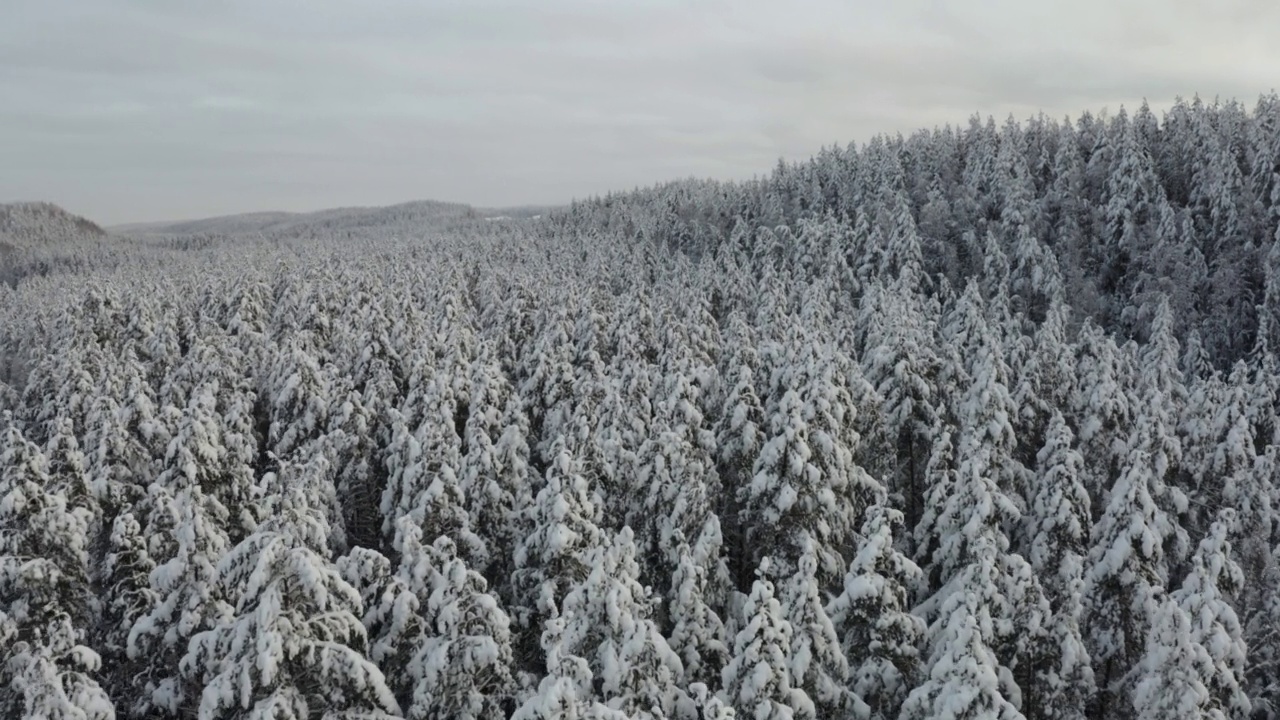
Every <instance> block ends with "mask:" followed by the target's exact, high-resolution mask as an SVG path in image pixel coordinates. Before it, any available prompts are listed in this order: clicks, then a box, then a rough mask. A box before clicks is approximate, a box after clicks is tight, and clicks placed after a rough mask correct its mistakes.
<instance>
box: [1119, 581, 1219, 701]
mask: <svg viewBox="0 0 1280 720" xmlns="http://www.w3.org/2000/svg"><path fill="white" fill-rule="evenodd" d="M1156 604H1157V609H1156V611H1155V613H1154V615H1153V618H1152V621H1151V629H1150V630H1149V631H1148V633H1147V642H1146V652H1145V654H1144V655H1143V656H1142V660H1141V663H1140V664H1139V665H1138V666H1137V667H1136V668H1135V669H1136V670H1137V682H1136V684H1135V686H1134V689H1133V709H1132V710H1127V709H1120V708H1109V710H1108V711H1109V713H1110V716H1112V717H1135V718H1138V719H1139V720H1157V718H1159V720H1183V719H1184V718H1185V719H1187V720H1190V719H1191V718H1211V719H1221V718H1226V717H1227V715H1226V714H1224V713H1223V711H1222V709H1221V708H1217V707H1214V706H1213V705H1212V704H1211V703H1212V698H1211V697H1210V695H1209V688H1208V685H1207V683H1206V680H1207V678H1206V673H1208V672H1209V670H1210V667H1211V665H1212V661H1211V660H1210V658H1209V654H1208V653H1207V652H1206V651H1205V649H1204V647H1203V646H1201V645H1200V644H1199V643H1197V642H1195V641H1194V640H1192V638H1191V622H1190V619H1189V618H1188V617H1187V613H1186V611H1185V610H1183V609H1182V608H1181V607H1179V605H1178V602H1177V601H1176V600H1174V599H1172V598H1168V597H1161V598H1158V599H1157V600H1156Z"/></svg>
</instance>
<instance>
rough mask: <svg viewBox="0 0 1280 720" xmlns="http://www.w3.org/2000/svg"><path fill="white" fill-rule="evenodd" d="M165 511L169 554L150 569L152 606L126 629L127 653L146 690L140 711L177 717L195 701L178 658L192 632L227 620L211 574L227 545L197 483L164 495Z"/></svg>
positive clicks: (226, 612)
mask: <svg viewBox="0 0 1280 720" xmlns="http://www.w3.org/2000/svg"><path fill="white" fill-rule="evenodd" d="M164 499H165V500H166V502H167V504H168V506H169V507H168V509H167V513H168V514H169V515H171V516H172V517H173V518H174V519H175V526H174V528H173V531H172V532H173V542H174V546H175V547H174V552H173V555H172V557H170V558H168V559H167V560H166V561H165V562H164V563H162V564H160V565H158V566H157V567H156V569H155V570H152V571H151V589H152V591H154V592H155V594H156V596H157V601H156V603H155V605H154V606H153V607H151V609H150V610H149V611H148V612H147V613H146V614H145V615H143V616H141V617H139V618H138V619H137V620H136V621H135V622H134V624H133V627H132V628H131V629H130V630H129V637H128V640H127V643H128V655H129V658H130V659H131V660H137V661H140V662H141V664H142V665H143V668H144V670H143V672H142V673H141V674H140V679H145V681H146V682H145V688H146V689H145V691H144V692H143V693H141V695H140V696H139V697H138V698H137V705H136V711H137V712H140V713H147V712H151V713H167V714H169V715H180V714H182V713H183V712H184V711H186V710H187V709H190V708H193V707H195V703H196V702H197V701H198V699H197V698H196V697H194V696H193V695H192V694H191V691H192V688H191V687H190V686H189V685H186V684H184V683H181V682H180V681H179V678H178V676H177V673H178V660H179V659H180V658H181V657H182V655H183V653H185V652H186V650H187V641H188V640H190V639H191V637H192V636H193V635H195V634H196V633H198V632H200V631H202V630H205V629H208V628H210V627H216V626H217V625H218V624H219V623H220V622H222V621H224V620H226V619H227V614H228V612H229V609H228V608H227V607H226V605H225V604H224V603H221V602H219V601H218V600H217V598H215V597H214V595H213V592H214V585H213V581H214V577H215V575H216V568H217V566H218V563H219V561H220V560H221V559H222V556H223V555H225V554H226V552H227V550H228V549H229V548H228V545H229V542H228V540H227V535H226V533H225V532H223V531H222V530H221V528H220V527H219V523H218V522H217V518H214V517H211V516H210V515H209V514H208V512H207V511H206V509H205V508H206V507H207V505H208V503H207V502H205V497H204V494H203V493H202V492H201V490H200V488H199V487H198V486H193V487H188V488H183V489H182V490H180V491H179V492H178V494H177V496H176V497H174V496H169V495H167V494H165V495H164Z"/></svg>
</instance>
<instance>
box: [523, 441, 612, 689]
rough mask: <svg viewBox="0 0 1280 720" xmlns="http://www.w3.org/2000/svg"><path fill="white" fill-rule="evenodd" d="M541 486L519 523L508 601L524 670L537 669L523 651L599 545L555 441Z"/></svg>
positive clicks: (588, 505)
mask: <svg viewBox="0 0 1280 720" xmlns="http://www.w3.org/2000/svg"><path fill="white" fill-rule="evenodd" d="M553 448H554V449H555V454H554V455H552V459H551V463H550V465H549V466H548V468H547V474H546V479H545V484H544V485H543V487H542V489H541V490H539V491H538V496H537V497H536V498H535V499H534V501H533V505H532V506H531V507H530V508H528V510H527V511H526V514H525V516H524V517H523V518H521V521H520V527H521V529H522V535H521V539H520V542H519V543H518V544H517V546H516V553H515V570H514V571H513V572H512V577H511V583H512V587H513V592H512V596H513V597H514V598H516V599H517V602H518V603H519V604H518V605H516V606H514V607H513V608H512V614H513V616H514V617H513V619H514V620H515V622H516V624H517V626H518V627H519V628H520V631H521V633H522V635H523V637H524V642H523V644H521V645H518V649H517V653H518V654H519V653H523V655H524V656H519V655H518V660H519V662H520V663H521V664H522V666H524V667H530V668H537V667H539V666H541V659H540V654H539V653H537V652H536V651H532V650H531V648H530V647H529V646H530V644H531V641H532V642H537V641H538V639H539V638H540V637H541V635H542V631H543V623H544V622H546V621H547V620H550V619H553V618H555V617H557V616H558V615H559V614H560V606H561V603H562V602H563V601H564V598H565V596H566V595H567V594H568V593H569V592H570V591H571V590H572V589H573V587H574V586H575V585H576V584H577V583H579V582H581V581H582V580H584V579H586V577H587V575H588V574H589V573H590V572H591V565H590V561H591V557H592V552H593V551H594V550H595V549H596V548H598V547H600V545H601V544H602V543H603V542H604V536H603V534H602V532H601V530H600V527H599V525H598V524H597V521H598V520H599V511H598V510H597V509H596V506H595V502H594V500H593V498H592V496H591V493H590V490H589V488H588V487H587V482H586V480H585V479H584V478H583V477H582V474H581V469H580V468H579V466H578V463H577V461H576V460H575V459H574V457H573V456H572V455H571V454H570V453H569V451H568V449H567V448H566V447H565V444H564V440H563V439H560V440H557V441H556V442H555V443H554V445H553Z"/></svg>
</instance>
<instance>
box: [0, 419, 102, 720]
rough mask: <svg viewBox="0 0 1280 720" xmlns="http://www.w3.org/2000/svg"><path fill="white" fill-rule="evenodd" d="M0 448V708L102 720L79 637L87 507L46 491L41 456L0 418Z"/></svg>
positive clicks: (87, 603)
mask: <svg viewBox="0 0 1280 720" xmlns="http://www.w3.org/2000/svg"><path fill="white" fill-rule="evenodd" d="M4 422H5V424H6V425H7V427H6V429H5V431H4V433H5V437H4V442H3V446H2V447H0V648H3V650H0V711H3V713H4V714H5V715H6V716H10V717H49V718H91V719H92V720H111V719H112V718H114V716H115V711H114V708H113V707H112V703H111V700H110V699H109V697H108V696H107V693H106V692H105V691H104V690H103V689H102V688H101V687H100V686H99V685H98V682H97V679H96V677H97V675H98V672H99V670H100V667H101V658H100V657H99V655H98V653H97V652H95V651H94V650H92V649H90V648H89V647H88V646H86V645H85V644H84V643H85V641H86V640H87V637H86V632H85V630H86V625H87V623H88V621H89V620H90V618H91V617H92V615H93V613H94V611H95V605H96V601H95V598H94V597H93V595H92V594H91V592H90V587H89V580H88V560H89V553H88V544H89V538H88V533H89V524H90V520H91V513H90V512H89V511H88V510H87V509H86V508H83V507H81V508H72V507H69V506H68V504H67V501H66V499H65V498H64V497H63V496H62V495H60V494H56V493H54V492H52V482H51V480H50V477H49V471H48V461H47V460H46V458H45V456H44V454H43V453H42V452H41V451H40V449H39V448H38V447H36V446H35V445H34V444H33V443H31V442H30V441H28V440H27V439H26V438H25V437H24V436H23V434H22V433H21V432H20V431H19V430H18V428H17V427H15V426H14V424H13V421H12V419H11V418H9V417H5V418H4Z"/></svg>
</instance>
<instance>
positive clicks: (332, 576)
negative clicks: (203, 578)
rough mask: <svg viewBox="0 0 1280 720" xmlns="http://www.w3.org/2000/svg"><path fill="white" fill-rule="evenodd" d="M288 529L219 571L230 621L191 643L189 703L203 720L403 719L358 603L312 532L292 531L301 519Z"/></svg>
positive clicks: (269, 532)
mask: <svg viewBox="0 0 1280 720" xmlns="http://www.w3.org/2000/svg"><path fill="white" fill-rule="evenodd" d="M293 492H297V491H293ZM305 503H306V500H305V499H299V501H298V503H297V504H305ZM289 520H293V522H289V521H288V520H286V521H285V522H281V523H279V525H278V527H275V528H271V529H263V530H260V531H259V532H257V533H255V534H253V535H251V536H250V537H248V538H246V539H245V540H243V541H242V542H241V543H240V544H239V545H237V546H236V547H235V548H234V549H233V550H231V551H230V552H229V553H227V555H226V557H224V558H223V559H222V561H221V562H220V563H219V564H218V568H217V573H216V575H215V576H214V577H213V578H212V579H211V580H212V582H211V583H210V584H211V586H212V588H211V589H212V591H213V592H216V593H217V595H218V596H219V597H220V598H222V599H223V600H222V602H225V603H226V605H227V606H228V612H226V613H225V614H224V616H223V617H222V618H220V619H219V621H218V622H217V623H216V624H214V625H213V627H212V628H210V629H208V630H205V631H203V632H200V633H197V634H195V635H194V636H192V637H191V640H190V643H189V645H188V647H187V648H186V653H185V655H184V656H183V657H182V660H181V662H180V664H179V669H180V673H181V677H182V684H187V685H190V686H191V688H192V689H191V690H190V691H189V693H188V695H190V696H191V697H189V698H188V699H187V702H190V703H192V704H193V705H195V706H196V707H198V716H199V717H200V718H201V720H215V719H216V718H222V717H239V716H245V715H247V716H250V717H306V716H309V715H311V714H313V713H317V712H321V711H323V712H324V714H325V715H326V716H328V717H334V718H344V717H345V718H378V717H385V718H390V717H398V716H399V715H400V707H399V706H398V705H397V703H396V700H395V698H394V697H393V696H392V694H391V691H390V689H389V688H388V687H387V685H386V681H385V679H384V677H383V674H382V672H381V671H380V670H379V669H378V668H377V666H375V665H374V664H373V663H372V662H370V661H369V660H368V658H366V657H365V654H364V653H365V632H364V627H363V625H361V623H360V619H359V616H360V614H361V611H362V608H361V604H360V595H359V594H358V593H357V592H356V590H355V589H354V588H352V587H351V586H350V585H349V584H347V583H346V581H345V580H343V579H342V576H341V574H339V572H338V571H337V569H336V568H334V567H333V565H332V564H331V563H329V562H328V560H327V559H325V558H324V557H323V556H320V555H317V554H316V552H315V551H314V550H313V549H312V548H311V547H308V545H309V544H312V543H311V542H310V541H309V536H310V532H309V530H308V529H306V528H303V529H302V534H301V535H295V534H294V533H293V532H292V531H291V529H292V528H293V527H294V523H295V522H297V518H296V516H295V517H294V518H289ZM197 692H198V696H197V695H196V693H197ZM196 701H198V705H196Z"/></svg>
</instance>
